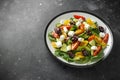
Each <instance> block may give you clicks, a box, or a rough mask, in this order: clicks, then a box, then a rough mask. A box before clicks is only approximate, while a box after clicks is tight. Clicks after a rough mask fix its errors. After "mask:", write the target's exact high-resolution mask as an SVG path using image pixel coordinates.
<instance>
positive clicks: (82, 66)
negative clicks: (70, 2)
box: [44, 10, 114, 68]
mask: <svg viewBox="0 0 120 80" xmlns="http://www.w3.org/2000/svg"><path fill="white" fill-rule="evenodd" d="M71 12H82V13H87V14H90V15H93V16H95V17H96V18H98V19H100V20H101V21H103V23H105V25H106V26H107V28H109V30H110V32H111V35H112V38H113V39H112V40H113V42H112V47H111V49H110V51H109V53H108V55H109V54H110V53H111V51H112V49H113V46H114V34H113V31H112V29H111V27H110V26H109V24H108V23H107V22H106V21H105V20H104V19H102V18H101V17H99V16H98V15H96V14H94V13H91V12H88V11H82V10H70V11H65V12H62V13H59V14H58V15H56V16H55V17H53V18H52V19H51V20H50V21H49V22H48V24H47V26H46V28H45V32H44V41H45V45H46V46H47V49H48V50H49V52H50V53H51V54H52V56H53V57H54V58H56V60H58V61H59V62H61V63H63V64H65V65H68V66H71V67H78V68H87V67H91V66H94V65H96V64H98V63H100V62H102V61H103V60H104V59H106V58H107V57H108V55H106V56H105V57H103V58H101V59H100V60H98V61H97V62H94V63H93V64H86V65H73V64H70V63H66V62H64V61H62V60H60V59H58V57H57V56H55V55H54V54H53V52H51V50H50V49H49V47H48V44H47V39H46V33H47V29H48V27H49V25H50V24H51V23H52V21H54V20H55V19H56V18H57V17H59V16H61V15H63V14H67V13H71ZM75 64H77V63H75Z"/></svg>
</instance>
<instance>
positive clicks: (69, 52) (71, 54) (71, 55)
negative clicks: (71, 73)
mask: <svg viewBox="0 0 120 80" xmlns="http://www.w3.org/2000/svg"><path fill="white" fill-rule="evenodd" d="M67 53H68V55H69V57H70V58H74V57H75V54H73V53H72V52H71V51H68V52H67Z"/></svg>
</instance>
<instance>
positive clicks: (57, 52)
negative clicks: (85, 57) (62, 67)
mask: <svg viewBox="0 0 120 80" xmlns="http://www.w3.org/2000/svg"><path fill="white" fill-rule="evenodd" d="M55 56H60V57H62V58H63V59H65V60H66V61H68V62H73V61H74V59H72V58H70V57H69V55H68V54H67V53H66V52H64V51H61V50H59V49H57V50H56V51H55Z"/></svg>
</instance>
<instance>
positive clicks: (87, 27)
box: [83, 22, 90, 30]
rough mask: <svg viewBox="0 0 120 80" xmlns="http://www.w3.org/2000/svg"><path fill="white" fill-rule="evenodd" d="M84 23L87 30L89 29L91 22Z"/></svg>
mask: <svg viewBox="0 0 120 80" xmlns="http://www.w3.org/2000/svg"><path fill="white" fill-rule="evenodd" d="M83 24H84V25H85V29H86V30H88V29H89V27H90V25H89V24H87V23H86V22H83Z"/></svg>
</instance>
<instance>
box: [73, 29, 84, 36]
mask: <svg viewBox="0 0 120 80" xmlns="http://www.w3.org/2000/svg"><path fill="white" fill-rule="evenodd" d="M83 32H84V30H82V29H78V30H76V31H75V34H76V35H79V34H81V33H83Z"/></svg>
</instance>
